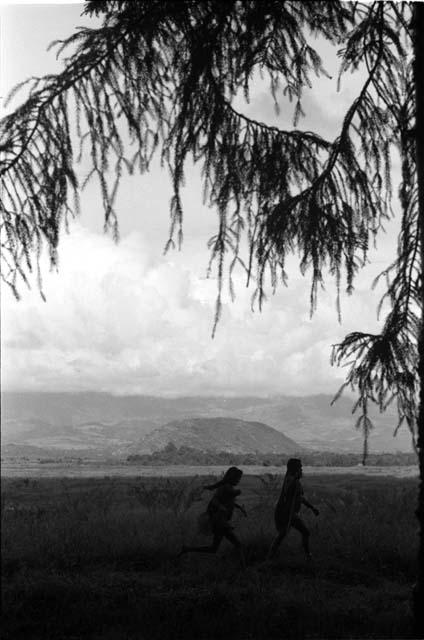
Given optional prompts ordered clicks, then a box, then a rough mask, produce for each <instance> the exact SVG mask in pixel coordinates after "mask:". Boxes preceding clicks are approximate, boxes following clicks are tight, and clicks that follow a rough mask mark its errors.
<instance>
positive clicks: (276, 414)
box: [2, 392, 411, 453]
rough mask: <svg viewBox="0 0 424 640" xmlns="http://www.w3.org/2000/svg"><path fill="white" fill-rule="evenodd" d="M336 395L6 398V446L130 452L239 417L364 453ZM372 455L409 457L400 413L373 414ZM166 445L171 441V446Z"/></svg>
mask: <svg viewBox="0 0 424 640" xmlns="http://www.w3.org/2000/svg"><path fill="white" fill-rule="evenodd" d="M331 400H332V396H329V395H316V396H305V397H294V396H273V397H269V398H260V397H252V396H249V397H235V398H225V397H203V396H201V397H187V398H160V397H154V396H114V395H112V394H107V393H10V392H4V393H2V442H3V444H7V443H15V444H25V445H33V446H39V447H45V446H46V445H47V446H48V448H53V449H54V448H57V449H68V448H71V449H72V448H88V449H104V450H107V451H109V450H111V449H113V450H114V451H117V452H118V453H119V452H122V453H123V452H124V451H126V450H127V449H128V447H130V446H131V445H133V444H134V443H138V442H139V441H140V440H142V439H143V438H144V437H145V436H147V435H148V434H151V433H152V432H153V431H154V430H155V429H157V428H159V427H163V426H164V425H166V424H168V423H170V422H173V421H175V420H177V421H178V420H185V419H192V418H217V417H220V418H234V419H238V420H245V421H248V422H260V423H263V424H266V425H268V426H269V427H273V428H274V429H276V430H277V431H279V432H282V433H283V434H284V435H285V436H287V437H288V438H291V439H292V440H294V441H296V442H298V443H299V445H301V446H304V447H309V448H316V449H321V450H332V451H348V452H352V451H360V450H361V447H362V436H361V433H360V432H358V431H356V430H355V428H354V425H355V421H356V417H355V416H352V415H351V409H352V404H353V401H352V399H349V398H347V397H342V398H340V400H339V401H338V402H336V403H335V404H334V405H333V406H331ZM374 421H375V425H376V428H375V430H374V431H373V432H372V435H371V438H370V450H371V451H376V452H377V451H385V452H395V451H398V450H399V451H410V450H411V440H410V436H409V434H408V432H407V430H406V429H402V431H401V432H400V433H399V435H398V436H397V437H396V438H393V437H392V434H393V430H394V428H395V426H396V423H397V421H396V415H395V410H394V409H393V408H389V410H388V411H387V412H386V414H383V415H379V414H378V413H376V414H375V415H374ZM165 444H166V443H165Z"/></svg>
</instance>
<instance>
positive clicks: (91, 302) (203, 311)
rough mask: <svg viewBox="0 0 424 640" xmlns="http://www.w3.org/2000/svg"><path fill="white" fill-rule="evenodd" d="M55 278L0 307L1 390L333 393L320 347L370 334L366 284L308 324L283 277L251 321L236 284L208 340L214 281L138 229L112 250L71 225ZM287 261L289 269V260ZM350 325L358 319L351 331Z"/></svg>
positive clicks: (244, 294)
mask: <svg viewBox="0 0 424 640" xmlns="http://www.w3.org/2000/svg"><path fill="white" fill-rule="evenodd" d="M60 256H61V261H60V269H59V274H57V273H50V274H47V276H46V277H45V282H44V290H45V293H46V296H47V302H46V303H44V302H42V300H41V299H40V297H39V295H38V293H37V291H36V290H33V291H30V292H27V293H25V292H23V300H22V301H21V302H19V303H17V302H15V301H14V300H13V299H12V298H11V297H10V296H9V294H8V293H7V292H5V293H4V296H3V298H4V301H5V302H6V304H4V305H3V332H2V339H3V387H4V388H5V389H21V390H24V389H25V390H73V391H76V390H103V391H110V392H115V393H121V394H125V393H149V394H158V395H160V394H174V395H185V394H200V393H202V394H213V393H222V394H232V395H235V394H245V393H255V394H263V395H266V394H269V393H295V394H304V393H314V392H322V391H327V392H333V391H334V390H335V389H336V388H337V386H338V384H339V383H340V382H341V381H342V372H341V371H340V370H337V369H333V368H331V367H330V366H329V355H330V349H331V344H332V343H334V342H335V341H337V340H339V339H340V338H341V337H342V336H343V335H344V333H346V331H347V330H352V329H353V328H355V329H356V328H358V324H359V326H361V327H364V325H366V327H373V328H375V326H376V321H375V317H374V316H375V312H374V307H373V304H372V303H371V298H370V296H371V295H372V294H371V293H370V291H369V290H368V288H367V286H364V287H363V288H361V287H360V288H359V291H358V295H357V296H356V298H355V301H354V303H351V302H349V301H347V302H345V307H346V309H345V311H346V312H347V313H346V316H347V318H348V320H349V322H348V323H347V324H346V325H345V326H343V327H340V326H339V325H338V324H337V319H336V313H335V306H334V291H333V290H332V287H331V286H329V290H328V291H324V292H323V294H322V296H321V303H320V306H319V308H318V311H317V313H316V316H315V317H314V318H313V319H312V320H311V319H310V318H309V308H308V297H309V283H308V281H307V279H305V278H303V277H302V276H301V275H300V274H299V272H298V270H297V269H290V274H291V278H290V287H289V288H287V289H286V288H282V289H280V290H279V291H278V293H277V295H275V296H272V297H271V298H270V300H269V302H268V303H266V304H265V306H264V309H263V311H262V313H259V312H257V311H256V312H254V313H253V312H252V311H251V308H250V298H251V293H252V292H251V291H250V290H247V289H246V287H245V280H244V277H242V275H241V274H238V275H237V276H236V292H237V298H236V300H235V302H234V303H231V302H230V300H229V297H228V295H226V294H225V295H224V306H223V314H222V318H221V321H220V323H219V326H218V331H217V334H216V337H215V339H214V340H212V339H211V329H212V325H213V318H214V311H215V299H216V294H217V289H216V281H215V280H205V279H204V278H203V273H204V266H205V262H206V259H207V256H206V255H205V253H204V252H203V251H202V250H201V249H199V251H198V253H197V254H195V253H193V252H189V253H184V251H183V252H181V253H174V254H171V255H168V256H163V255H161V254H160V253H159V252H157V251H156V249H155V248H154V247H152V246H151V245H149V243H148V242H146V240H145V238H144V237H143V235H142V234H141V233H140V232H134V233H131V234H129V235H127V236H126V237H125V238H123V239H122V241H121V242H120V243H119V244H118V245H115V244H114V243H113V242H112V240H111V239H110V238H108V237H107V236H103V235H99V234H95V233H93V232H89V231H88V230H87V229H86V228H84V227H83V226H82V225H81V224H80V223H79V222H78V223H75V224H74V225H73V228H72V231H71V234H70V235H69V236H64V238H63V240H62V247H61V253H60ZM293 265H294V261H293ZM356 321H358V323H357V324H356V326H354V325H355V323H356Z"/></svg>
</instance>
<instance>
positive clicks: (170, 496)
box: [2, 475, 418, 640]
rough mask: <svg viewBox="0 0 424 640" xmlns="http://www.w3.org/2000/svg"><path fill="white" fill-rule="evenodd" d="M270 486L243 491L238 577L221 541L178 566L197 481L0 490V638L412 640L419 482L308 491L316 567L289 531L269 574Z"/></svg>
mask: <svg viewBox="0 0 424 640" xmlns="http://www.w3.org/2000/svg"><path fill="white" fill-rule="evenodd" d="M280 480H281V478H279V479H278V481H275V479H274V478H272V477H266V478H263V479H262V480H260V479H258V478H253V477H250V478H246V479H243V483H242V486H241V488H242V489H243V502H244V504H245V505H246V508H247V509H248V512H249V517H248V518H247V519H240V520H236V523H235V524H236V527H237V530H238V531H239V534H240V537H241V538H242V539H243V541H244V543H245V546H246V554H247V558H248V568H247V570H246V571H242V570H241V569H240V566H239V561H238V558H237V555H236V554H235V553H233V551H232V549H231V548H230V547H229V546H228V545H227V544H226V543H223V546H222V549H221V550H220V552H219V553H218V555H217V556H212V557H211V556H201V555H191V556H185V557H183V558H181V559H178V558H176V555H177V552H178V550H179V549H180V547H181V544H182V542H183V541H185V542H191V541H194V540H196V539H197V534H196V517H197V514H198V513H199V511H201V510H202V509H203V507H204V506H205V503H206V501H207V496H205V497H204V499H203V501H202V502H200V501H198V500H197V498H198V497H199V493H198V490H197V488H198V486H199V485H200V484H201V481H200V479H194V480H191V481H188V480H179V481H175V482H171V483H166V482H165V481H163V480H162V481H161V480H151V481H148V482H147V481H146V480H145V479H143V480H141V479H136V478H135V479H128V478H126V479H124V478H122V479H104V480H94V479H93V480H54V479H50V480H38V481H23V480H13V481H12V480H10V481H8V480H4V481H3V483H2V484H3V486H2V494H3V495H2V525H3V526H2V563H3V572H2V574H3V589H2V597H3V625H2V626H3V634H2V635H3V638H7V639H8V638H10V639H13V640H14V639H19V638H25V639H29V638H43V639H44V638H48V639H50V638H51V639H55V638H57V639H59V638H67V639H71V638H73V639H76V638H92V639H93V640H94V639H99V640H100V639H105V640H108V639H110V640H112V639H113V640H115V639H116V640H118V639H119V640H121V639H124V638H125V639H134V640H135V639H140V640H141V639H143V640H144V639H146V640H156V639H159V638H161V639H167V638H169V639H171V638H184V639H185V638H210V639H215V638H234V639H236V638H240V639H242V638H243V639H248V638H255V639H256V638H258V639H262V638H263V639H268V638H270V639H273V638H408V637H411V634H412V631H411V629H412V617H411V609H410V597H411V587H412V584H413V582H414V580H415V557H416V550H417V541H418V539H417V535H416V523H415V519H414V514H413V512H414V508H415V502H416V481H413V480H398V479H392V478H365V477H349V476H348V475H346V476H338V477H334V476H331V477H330V476H327V477H325V476H321V477H317V476H315V477H314V478H310V479H305V489H306V491H307V494H308V497H309V498H310V500H311V501H312V502H315V503H316V504H317V506H318V507H319V508H320V510H321V515H320V516H319V518H318V519H315V518H314V517H313V516H311V517H309V515H307V514H306V513H305V520H307V521H308V524H309V526H310V528H311V531H312V546H313V552H314V561H313V562H312V563H310V564H307V563H306V562H305V561H304V559H303V556H302V554H301V551H300V548H299V540H298V539H297V536H296V532H292V533H291V534H290V535H289V537H288V539H287V540H286V541H285V543H284V545H283V546H282V548H281V553H280V556H279V558H278V559H277V560H276V561H275V562H273V563H266V562H264V558H265V555H266V550H267V548H268V545H269V543H270V541H271V539H272V536H273V528H272V505H273V503H274V500H275V497H276V492H277V491H278V485H279V482H280ZM203 481H204V480H202V482H203ZM155 497H156V499H155ZM201 541H202V538H199V542H201ZM203 541H204V539H203Z"/></svg>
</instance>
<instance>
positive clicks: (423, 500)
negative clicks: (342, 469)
mask: <svg viewBox="0 0 424 640" xmlns="http://www.w3.org/2000/svg"><path fill="white" fill-rule="evenodd" d="M414 77H415V98H416V154H417V155H416V157H417V178H418V233H419V238H420V256H421V285H420V286H421V301H422V306H421V328H420V333H419V337H418V376H419V381H420V398H419V411H418V425H417V431H418V460H419V472H420V485H419V494H418V508H417V518H418V522H419V528H420V530H419V550H418V576H417V584H416V587H415V590H414V619H415V635H416V636H417V637H418V638H424V604H423V603H424V285H423V281H424V274H423V268H424V4H422V3H419V2H415V3H414Z"/></svg>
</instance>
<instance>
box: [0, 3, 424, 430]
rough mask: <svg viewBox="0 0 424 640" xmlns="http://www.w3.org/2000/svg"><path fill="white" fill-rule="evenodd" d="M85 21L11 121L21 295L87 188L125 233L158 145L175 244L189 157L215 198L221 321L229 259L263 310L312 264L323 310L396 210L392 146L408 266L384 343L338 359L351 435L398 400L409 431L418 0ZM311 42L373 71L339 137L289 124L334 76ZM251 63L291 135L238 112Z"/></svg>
mask: <svg viewBox="0 0 424 640" xmlns="http://www.w3.org/2000/svg"><path fill="white" fill-rule="evenodd" d="M85 11H86V13H88V14H92V15H94V14H95V15H97V16H101V17H102V18H103V26H102V27H101V28H98V29H81V30H79V31H78V32H77V33H76V34H75V35H73V36H71V37H70V38H68V39H67V40H66V41H64V42H60V43H56V46H57V47H58V53H59V54H60V55H62V56H63V57H64V62H65V68H64V71H63V72H62V73H61V74H59V75H56V76H47V77H44V78H32V79H30V80H29V81H28V82H27V83H26V86H27V91H28V93H29V97H28V98H27V99H26V101H25V102H24V103H23V104H22V105H21V106H20V107H19V108H17V109H16V110H15V111H14V112H12V113H11V114H10V115H8V116H7V117H6V118H4V119H3V120H2V122H1V151H2V157H1V165H0V174H1V177H2V220H1V232H2V267H3V268H2V278H3V280H4V281H5V282H6V283H7V284H8V285H10V287H11V288H12V289H13V291H14V293H15V295H16V296H18V295H19V279H20V278H22V279H23V280H27V274H28V272H30V271H31V270H33V269H34V268H36V269H38V270H39V255H40V252H41V248H42V246H43V245H45V246H46V247H47V248H48V251H49V255H50V261H51V264H52V265H55V264H56V263H57V258H58V254H57V251H58V243H59V236H60V230H61V228H62V226H64V225H65V226H66V223H67V220H68V218H69V216H71V215H73V214H74V212H75V211H77V210H78V192H79V189H80V188H83V187H84V185H85V184H86V183H87V181H88V180H90V179H92V178H93V179H95V178H97V180H98V183H99V185H100V191H101V197H102V200H103V206H104V212H105V228H106V229H112V232H113V234H114V235H115V236H116V237H117V236H118V217H117V211H116V208H115V198H116V194H117V189H118V186H119V179H120V177H121V175H122V173H123V172H124V171H128V172H130V173H131V172H133V171H135V170H139V171H140V172H141V173H144V172H145V171H147V170H148V168H149V163H150V161H151V159H152V157H153V155H154V154H155V152H157V153H158V154H160V157H161V160H162V162H163V164H164V165H166V166H167V167H168V168H169V171H170V173H171V176H172V184H173V191H174V194H173V198H172V202H171V226H170V236H169V240H168V243H167V248H169V247H171V246H175V245H176V244H177V245H179V246H180V245H181V241H182V237H183V204H182V199H181V187H182V186H183V184H184V171H185V166H186V163H187V161H194V162H196V163H198V164H199V165H200V167H201V170H202V176H203V186H204V194H205V200H206V202H208V203H209V204H210V205H212V207H213V208H215V210H216V211H217V213H218V224H217V232H216V235H215V236H214V237H213V238H211V240H210V243H209V247H210V251H211V268H212V267H213V266H215V267H216V269H217V275H218V287H219V290H218V298H217V305H216V318H215V325H216V323H217V322H218V320H219V316H220V312H221V293H222V287H223V284H224V282H225V280H226V278H227V277H228V280H229V286H230V290H231V293H233V283H232V273H233V269H234V268H235V267H236V266H240V267H241V268H244V269H245V270H246V274H247V278H248V280H249V281H253V282H254V284H253V287H254V289H253V290H254V293H253V301H254V302H255V301H256V302H257V303H258V305H259V306H260V307H261V306H262V304H263V301H264V299H265V296H266V292H267V290H268V289H271V290H275V288H276V287H277V285H278V283H279V282H283V283H284V282H285V281H286V271H285V262H286V256H287V255H288V254H289V253H292V252H295V253H297V254H298V255H299V261H300V268H301V270H302V272H310V273H311V311H313V309H314V308H315V306H316V303H317V296H318V291H319V288H320V286H321V285H322V284H323V280H324V275H325V274H327V273H328V272H330V273H331V274H332V275H333V276H334V277H335V279H336V283H337V291H338V292H340V288H341V287H343V288H345V289H346V290H347V292H348V293H350V292H351V291H352V288H353V281H354V276H355V274H356V273H357V271H358V269H359V268H360V267H361V266H362V265H363V264H364V262H365V260H366V256H367V250H368V248H369V246H370V244H371V243H372V241H373V239H374V237H375V236H376V235H377V233H378V232H379V230H380V228H381V225H382V223H383V221H384V219H385V218H387V217H389V216H390V199H391V168H390V150H391V148H392V147H397V148H398V150H399V152H400V155H401V160H402V185H401V189H400V200H401V206H402V212H403V213H402V215H403V220H402V226H401V233H400V237H399V252H398V256H397V258H396V260H395V262H394V263H393V265H392V266H391V267H389V268H388V269H387V271H386V272H385V275H386V276H387V279H388V290H387V296H386V297H387V298H388V299H389V301H390V303H391V310H390V312H389V314H388V316H387V318H386V322H385V325H384V329H383V332H382V334H381V335H368V334H362V333H354V334H351V335H350V336H348V337H347V338H346V339H345V340H344V342H343V343H342V344H341V345H338V346H337V348H336V349H335V350H334V353H333V361H334V362H337V363H339V364H340V363H341V362H342V361H344V360H346V359H348V360H350V361H352V360H353V365H352V367H351V369H350V372H349V374H348V377H347V382H346V384H347V385H352V386H354V387H356V388H358V389H359V392H360V394H359V400H358V407H360V409H361V412H360V417H359V419H358V426H361V427H362V428H363V431H364V434H365V436H366V437H367V434H368V431H369V428H370V427H371V426H372V425H371V423H370V421H369V419H368V410H367V407H368V403H369V401H377V402H378V403H379V405H380V407H381V409H384V407H385V406H386V405H387V403H388V402H390V401H391V400H392V399H393V398H394V397H395V398H396V401H397V404H398V409H399V419H400V423H401V422H402V421H404V420H405V421H406V423H407V425H408V427H409V428H410V429H411V431H412V432H414V428H415V424H416V410H417V407H416V397H417V381H416V377H415V376H414V375H413V372H414V370H415V368H416V354H417V348H416V347H417V325H418V322H419V315H417V313H418V311H419V308H420V303H419V299H420V287H421V286H422V285H421V280H420V265H419V251H418V249H417V246H418V235H417V185H416V171H415V144H414V135H413V130H414V115H415V113H414V83H413V78H412V67H411V54H412V43H411V33H412V26H411V8H410V6H409V5H407V4H406V3H403V4H397V3H388V2H383V3H381V2H376V3H374V4H365V3H338V2H311V3H303V2H299V1H292V2H280V1H271V0H266V1H264V2H256V1H250V2H249V1H247V2H240V1H236V0H234V1H229V2H220V1H218V0H208V1H202V2H197V1H191V0H183V1H181V2H175V1H172V0H168V1H163V0H146V1H139V2H130V1H127V0H115V1H112V0H110V1H105V2H99V1H96V0H94V1H90V2H87V4H86V9H85ZM317 39H326V40H328V41H330V42H331V43H332V44H334V45H335V46H336V47H338V48H339V52H340V61H341V71H340V74H341V76H343V75H344V74H348V73H350V72H352V71H355V70H356V69H357V68H358V67H360V66H362V67H363V68H364V69H365V70H366V72H364V73H363V74H362V77H363V78H364V81H363V85H362V87H361V88H360V90H359V91H358V95H357V96H356V97H355V99H354V100H353V102H352V104H351V106H350V108H349V109H348V110H347V112H346V114H345V117H344V120H343V123H342V126H341V128H340V131H338V133H337V136H336V137H335V139H334V140H324V139H323V138H322V137H321V136H319V135H318V134H316V133H313V132H305V131H302V130H300V129H296V128H295V127H296V123H297V121H298V119H299V117H301V116H302V91H303V89H304V88H305V87H309V86H310V85H311V83H312V82H313V78H314V76H317V75H319V74H322V73H326V72H325V69H324V65H323V63H322V61H321V59H320V57H319V55H318V53H317V51H316V48H315V47H314V44H315V43H316V42H317ZM67 51H71V53H70V54H69V56H68V57H67ZM258 71H259V72H260V73H262V75H264V76H265V77H267V78H268V79H269V87H270V91H271V93H272V95H273V96H274V99H275V102H276V105H277V99H278V95H277V93H278V90H279V89H283V91H284V93H285V94H286V95H287V96H288V97H289V98H290V99H291V100H292V101H293V102H294V113H295V118H294V119H295V123H294V128H293V129H292V130H280V129H277V128H276V127H272V126H268V125H266V124H264V123H261V122H257V121H255V120H252V119H250V118H248V117H247V116H246V115H245V114H244V113H243V112H242V111H241V110H240V109H239V110H237V109H236V108H235V107H234V101H235V99H236V98H240V95H242V94H244V96H245V98H246V99H248V97H249V91H250V89H251V83H252V77H253V76H254V74H255V73H257V72H258ZM15 92H16V90H15ZM15 92H14V93H15ZM239 101H240V100H239ZM277 106H278V105H277ZM74 114H76V116H74ZM128 138H129V140H130V143H131V144H128ZM84 153H86V154H88V155H89V156H90V158H91V171H90V172H89V174H88V175H87V177H86V179H85V180H84V183H83V184H81V185H79V184H78V179H77V175H76V172H75V165H76V162H77V161H78V159H80V158H81V157H82V156H83V154H84ZM72 194H73V196H74V198H73V199H72V198H71V197H70V196H71V195H72ZM245 246H247V247H248V252H247V256H246V255H245V254H244V253H243V251H242V247H243V248H244V247H245ZM38 275H39V279H40V290H41V274H40V273H38ZM344 279H345V283H344V282H343V280H344ZM365 439H366V438H365Z"/></svg>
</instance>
